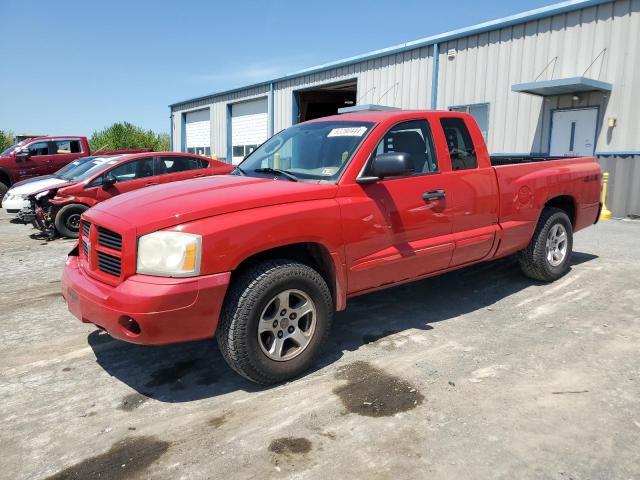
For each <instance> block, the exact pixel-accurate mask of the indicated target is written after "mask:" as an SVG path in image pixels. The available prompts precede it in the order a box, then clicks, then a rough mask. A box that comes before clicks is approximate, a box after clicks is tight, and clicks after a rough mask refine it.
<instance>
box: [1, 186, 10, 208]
mask: <svg viewBox="0 0 640 480" xmlns="http://www.w3.org/2000/svg"><path fill="white" fill-rule="evenodd" d="M8 190H9V186H8V185H6V184H5V183H2V182H0V207H1V206H2V199H3V198H4V196H5V195H6V194H7V191H8Z"/></svg>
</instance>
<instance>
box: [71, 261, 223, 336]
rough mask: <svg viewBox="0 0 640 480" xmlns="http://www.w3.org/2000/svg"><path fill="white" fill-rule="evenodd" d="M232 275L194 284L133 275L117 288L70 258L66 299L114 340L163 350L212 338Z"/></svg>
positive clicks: (79, 314)
mask: <svg viewBox="0 0 640 480" xmlns="http://www.w3.org/2000/svg"><path fill="white" fill-rule="evenodd" d="M230 278H231V273H230V272H225V273H218V274H214V275H205V276H201V277H194V278H165V277H151V276H147V275H133V276H131V277H129V278H127V279H126V280H124V281H123V282H122V283H120V284H119V285H118V286H116V287H112V286H109V285H106V284H104V283H102V282H99V281H97V280H94V279H92V278H91V277H89V276H87V275H86V274H85V272H84V271H83V270H82V268H81V267H80V264H79V260H78V257H76V256H69V257H68V258H67V262H66V264H65V266H64V271H63V273H62V295H63V297H64V298H65V300H66V301H67V305H68V308H69V311H70V312H71V313H72V314H73V315H75V316H76V317H77V318H78V319H79V320H81V321H82V322H84V323H92V324H94V325H96V326H97V327H99V328H101V329H104V330H106V331H107V332H108V333H109V334H110V335H111V336H112V337H114V338H118V339H120V340H124V341H126V342H131V343H138V344H142V345H164V344H168V343H178V342H185V341H190V340H200V339H203V338H209V337H213V335H214V334H215V331H216V327H217V325H218V316H219V315H220V309H221V307H222V303H223V301H224V296H225V293H226V291H227V286H228V284H229V279H230Z"/></svg>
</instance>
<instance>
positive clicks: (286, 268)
mask: <svg viewBox="0 0 640 480" xmlns="http://www.w3.org/2000/svg"><path fill="white" fill-rule="evenodd" d="M332 316H333V302H332V299H331V294H330V292H329V288H328V287H327V284H326V282H325V281H324V279H323V278H322V276H321V275H320V274H319V273H318V272H316V271H315V270H314V269H312V268H311V267H309V266H307V265H304V264H302V263H298V262H294V261H291V260H284V259H283V260H271V261H266V262H262V263H260V264H258V265H256V266H254V267H252V268H250V269H249V270H247V271H246V272H244V273H242V274H240V276H239V277H238V278H237V279H235V280H234V283H233V284H232V285H231V287H230V289H229V292H228V294H227V298H226V300H225V305H224V307H223V311H222V314H221V317H220V325H219V326H218V331H217V333H216V336H217V340H218V345H219V346H220V350H221V352H222V355H223V357H224V359H225V360H226V362H227V363H228V364H229V366H231V368H233V369H234V370H235V371H236V372H238V373H239V374H240V375H242V376H243V377H245V378H247V379H249V380H251V381H253V382H256V383H261V384H271V383H278V382H282V381H285V380H289V379H291V378H294V377H296V376H298V375H300V374H301V373H302V372H304V371H305V370H307V369H308V368H309V367H310V366H311V365H312V364H313V361H314V360H315V358H316V357H317V355H318V352H319V351H320V347H321V345H322V343H323V342H324V340H325V339H326V337H327V335H328V333H329V329H330V326H331V319H332Z"/></svg>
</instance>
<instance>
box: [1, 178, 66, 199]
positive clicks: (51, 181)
mask: <svg viewBox="0 0 640 480" xmlns="http://www.w3.org/2000/svg"><path fill="white" fill-rule="evenodd" d="M67 183H69V182H67V180H64V179H61V178H57V177H54V176H52V175H45V176H43V177H37V178H30V179H28V180H23V181H22V182H18V183H16V184H15V185H13V186H12V187H11V188H10V189H9V192H10V193H11V194H12V195H32V194H34V193H37V192H41V191H42V190H46V189H49V188H54V187H60V186H61V185H66V184H67Z"/></svg>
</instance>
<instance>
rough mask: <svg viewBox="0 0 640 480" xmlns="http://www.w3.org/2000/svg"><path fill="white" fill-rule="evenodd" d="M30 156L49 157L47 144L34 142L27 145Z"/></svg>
mask: <svg viewBox="0 0 640 480" xmlns="http://www.w3.org/2000/svg"><path fill="white" fill-rule="evenodd" d="M29 154H30V155H49V142H36V143H32V144H31V145H29Z"/></svg>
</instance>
